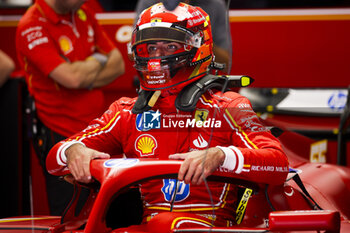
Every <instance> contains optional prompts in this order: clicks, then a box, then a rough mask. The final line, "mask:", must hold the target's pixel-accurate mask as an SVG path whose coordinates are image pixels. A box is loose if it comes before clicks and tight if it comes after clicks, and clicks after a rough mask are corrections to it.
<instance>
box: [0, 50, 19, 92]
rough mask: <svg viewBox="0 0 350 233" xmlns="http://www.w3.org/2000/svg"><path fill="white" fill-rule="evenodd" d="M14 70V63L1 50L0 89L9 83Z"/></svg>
mask: <svg viewBox="0 0 350 233" xmlns="http://www.w3.org/2000/svg"><path fill="white" fill-rule="evenodd" d="M14 69H15V63H14V61H13V60H12V59H11V57H9V56H8V55H7V54H6V53H4V52H3V51H1V50H0V87H1V86H2V85H3V84H4V83H5V82H6V81H7V79H8V78H9V77H10V74H11V72H12V71H13V70H14Z"/></svg>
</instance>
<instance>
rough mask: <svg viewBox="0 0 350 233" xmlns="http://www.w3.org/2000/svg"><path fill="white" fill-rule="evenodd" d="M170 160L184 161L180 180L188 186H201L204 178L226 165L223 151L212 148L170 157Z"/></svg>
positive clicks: (180, 171) (179, 176)
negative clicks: (189, 184)
mask: <svg viewBox="0 0 350 233" xmlns="http://www.w3.org/2000/svg"><path fill="white" fill-rule="evenodd" d="M169 159H183V160H184V162H183V163H182V164H181V167H180V170H179V174H178V179H179V180H181V181H182V180H183V181H185V183H186V184H188V183H192V184H196V185H199V184H201V183H202V182H203V180H204V178H207V177H208V176H209V175H211V174H212V173H213V172H214V171H215V170H216V169H217V168H218V167H219V166H221V165H222V164H223V163H224V160H225V154H224V152H223V151H222V150H221V149H219V148H216V147H212V148H209V149H207V150H199V151H191V152H187V153H181V154H173V155H169Z"/></svg>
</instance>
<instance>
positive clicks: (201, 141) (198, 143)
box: [193, 134, 208, 149]
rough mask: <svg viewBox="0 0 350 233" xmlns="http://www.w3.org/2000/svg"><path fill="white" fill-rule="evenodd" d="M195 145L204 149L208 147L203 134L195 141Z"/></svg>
mask: <svg viewBox="0 0 350 233" xmlns="http://www.w3.org/2000/svg"><path fill="white" fill-rule="evenodd" d="M193 145H195V147H197V148H201V149H202V148H205V147H207V146H208V142H207V141H206V140H205V139H204V138H203V137H202V135H201V134H199V135H198V137H197V139H195V140H193Z"/></svg>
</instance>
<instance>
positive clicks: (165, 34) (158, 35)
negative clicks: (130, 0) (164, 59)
mask: <svg viewBox="0 0 350 233" xmlns="http://www.w3.org/2000/svg"><path fill="white" fill-rule="evenodd" d="M150 41H173V42H177V43H182V44H185V45H189V46H193V47H196V48H199V47H200V46H201V42H202V40H201V36H200V33H196V34H194V33H190V32H189V31H188V30H180V29H179V28H173V27H147V28H144V29H142V30H137V31H134V33H133V37H132V45H133V49H134V47H135V46H136V45H138V44H141V43H147V42H150Z"/></svg>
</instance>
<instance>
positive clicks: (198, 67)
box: [131, 3, 213, 91]
mask: <svg viewBox="0 0 350 233" xmlns="http://www.w3.org/2000/svg"><path fill="white" fill-rule="evenodd" d="M131 46H132V47H131V49H132V53H133V57H134V61H135V65H134V66H135V68H136V70H137V71H138V73H139V76H140V77H139V79H140V85H141V88H142V89H144V90H152V91H154V90H163V89H169V88H172V87H175V86H178V85H179V84H185V85H187V84H188V83H191V82H193V81H195V80H197V79H199V78H201V77H203V76H204V75H205V74H206V73H208V69H209V65H210V64H211V62H212V59H213V40H212V34H211V25H210V20H209V16H208V14H207V13H205V11H203V10H202V9H201V8H199V7H195V6H191V5H188V4H185V3H180V4H179V5H178V6H177V7H176V9H175V10H173V11H168V10H167V9H166V8H165V7H164V6H163V4H162V3H158V4H155V5H153V6H151V7H149V8H148V9H146V10H144V11H143V12H142V13H141V14H140V16H139V19H138V21H137V24H136V26H135V30H134V31H133V34H132V41H131Z"/></svg>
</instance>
